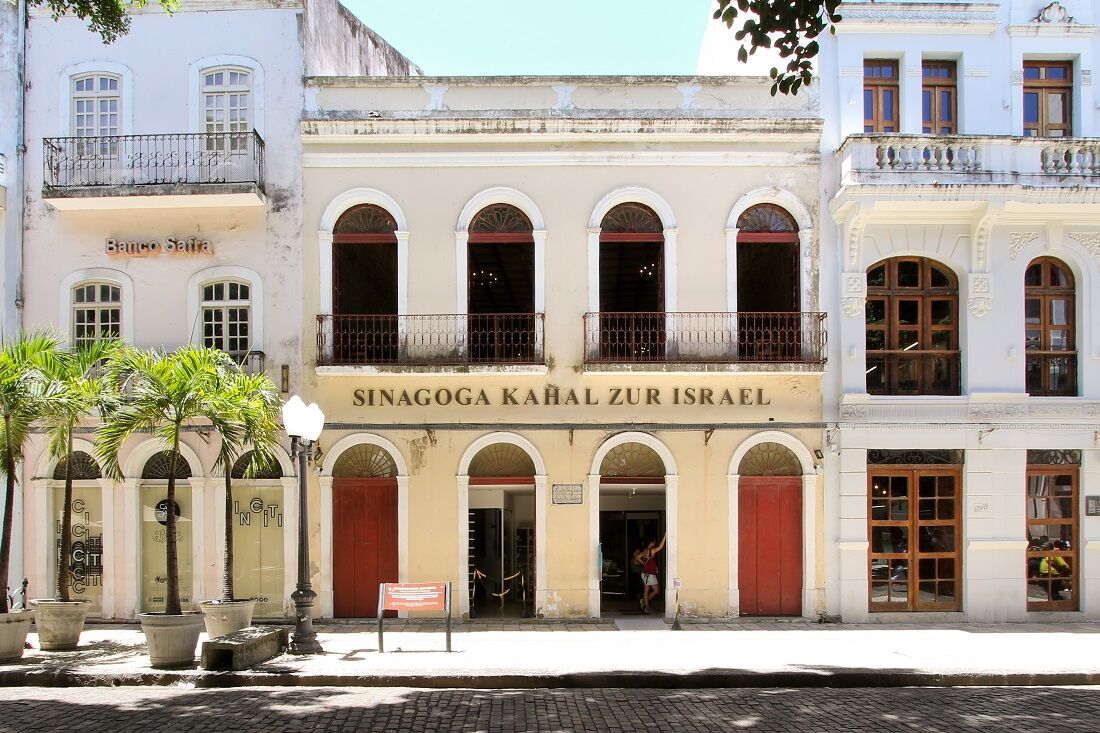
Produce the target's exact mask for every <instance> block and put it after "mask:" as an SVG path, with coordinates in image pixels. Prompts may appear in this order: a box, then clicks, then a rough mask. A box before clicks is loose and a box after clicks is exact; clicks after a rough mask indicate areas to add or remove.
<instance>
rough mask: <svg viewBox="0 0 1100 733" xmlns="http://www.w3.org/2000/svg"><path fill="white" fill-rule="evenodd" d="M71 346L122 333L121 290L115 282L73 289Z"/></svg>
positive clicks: (92, 284)
mask: <svg viewBox="0 0 1100 733" xmlns="http://www.w3.org/2000/svg"><path fill="white" fill-rule="evenodd" d="M72 308H73V310H72V333H71V334H70V335H71V338H72V344H73V346H79V345H83V344H89V343H91V342H93V341H99V340H103V339H117V338H119V337H120V335H121V333H122V288H120V287H119V286H118V285H115V284H114V283H105V282H82V283H79V284H78V285H76V286H75V287H74V288H73V290H72Z"/></svg>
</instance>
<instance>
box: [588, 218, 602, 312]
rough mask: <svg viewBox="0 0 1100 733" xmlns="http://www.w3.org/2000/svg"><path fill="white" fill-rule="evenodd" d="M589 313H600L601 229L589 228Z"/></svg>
mask: <svg viewBox="0 0 1100 733" xmlns="http://www.w3.org/2000/svg"><path fill="white" fill-rule="evenodd" d="M588 312H589V313H599V312H600V228H599V227H589V228H588Z"/></svg>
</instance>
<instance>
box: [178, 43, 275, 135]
mask: <svg viewBox="0 0 1100 733" xmlns="http://www.w3.org/2000/svg"><path fill="white" fill-rule="evenodd" d="M216 66H239V67H241V68H243V69H248V70H250V71H251V72H252V127H253V128H254V129H255V130H256V132H258V133H259V134H260V137H263V136H264V129H265V124H264V122H265V120H264V109H265V104H264V103H265V101H266V97H265V96H264V66H263V64H261V63H260V62H259V61H257V60H256V59H254V58H252V57H251V56H240V55H236V54H219V55H217V56H204V57H202V58H200V59H195V60H194V61H192V62H191V65H190V66H189V67H188V69H187V99H188V114H187V120H188V122H189V123H190V127H191V129H192V130H193V131H195V132H201V131H202V129H203V104H202V72H203V71H204V70H206V69H212V68H214V67H216Z"/></svg>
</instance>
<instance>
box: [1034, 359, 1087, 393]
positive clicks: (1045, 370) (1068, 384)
mask: <svg viewBox="0 0 1100 733" xmlns="http://www.w3.org/2000/svg"><path fill="white" fill-rule="evenodd" d="M1025 355H1026V357H1027V358H1026V364H1027V366H1026V368H1025V374H1026V387H1027V392H1028V394H1030V395H1032V396H1038V395H1045V396H1058V397H1076V396H1077V352H1076V351H1039V350H1034V349H1028V350H1027V351H1026V352H1025Z"/></svg>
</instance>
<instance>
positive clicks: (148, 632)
mask: <svg viewBox="0 0 1100 733" xmlns="http://www.w3.org/2000/svg"><path fill="white" fill-rule="evenodd" d="M139 618H140V619H141V630H142V631H143V632H145V641H146V643H147V644H148V645H149V661H150V662H151V663H152V666H153V667H155V668H156V669H173V668H178V667H190V666H192V665H194V664H195V648H196V647H198V645H199V634H201V633H202V614H198V613H184V614H180V615H179V616H175V615H173V616H169V615H167V614H163V613H143V614H141V615H140V616H139Z"/></svg>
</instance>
